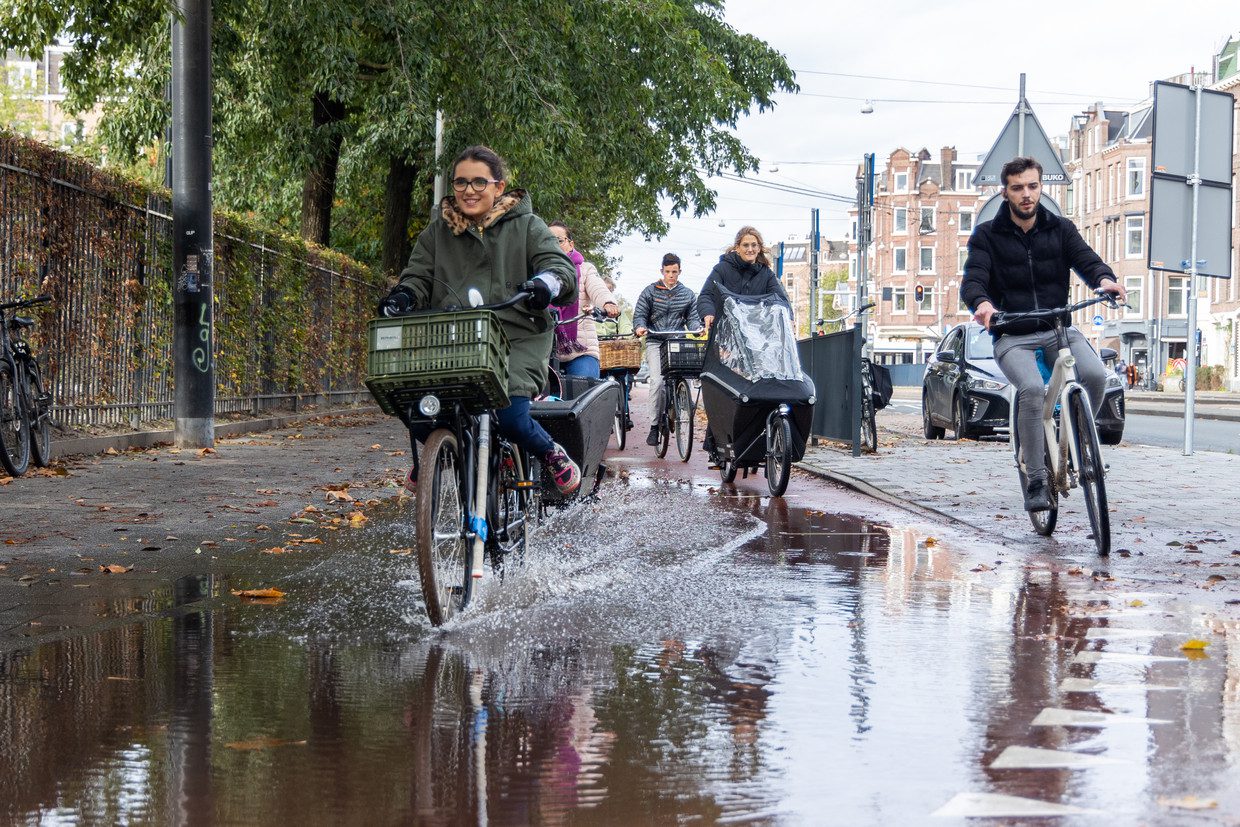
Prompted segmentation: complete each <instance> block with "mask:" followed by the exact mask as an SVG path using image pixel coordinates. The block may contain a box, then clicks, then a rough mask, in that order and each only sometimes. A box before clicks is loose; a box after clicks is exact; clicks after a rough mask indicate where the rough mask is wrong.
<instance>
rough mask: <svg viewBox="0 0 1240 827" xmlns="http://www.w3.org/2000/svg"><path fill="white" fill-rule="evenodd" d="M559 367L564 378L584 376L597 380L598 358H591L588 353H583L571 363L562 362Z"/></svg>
mask: <svg viewBox="0 0 1240 827" xmlns="http://www.w3.org/2000/svg"><path fill="white" fill-rule="evenodd" d="M561 366H562V367H561V369H562V370H563V372H564V375H565V376H585V377H587V378H589V379H598V378H599V373H598V370H599V365H598V357H597V356H591V355H590V354H588V353H583V354H582V355H580V356H578V357H576V358H574V359H573V360H572V361H571V362H563V363H561Z"/></svg>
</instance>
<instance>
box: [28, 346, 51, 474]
mask: <svg viewBox="0 0 1240 827" xmlns="http://www.w3.org/2000/svg"><path fill="white" fill-rule="evenodd" d="M51 408H52V403H51V400H50V399H49V398H48V396H47V395H46V394H45V393H44V392H43V376H42V375H41V374H40V373H39V366H38V365H36V364H35V363H34V362H30V363H29V364H27V365H26V410H28V411H30V449H31V458H32V459H33V460H34V464H35V465H37V466H39V467H40V468H46V467H47V464H48V463H50V462H51V461H52V413H51Z"/></svg>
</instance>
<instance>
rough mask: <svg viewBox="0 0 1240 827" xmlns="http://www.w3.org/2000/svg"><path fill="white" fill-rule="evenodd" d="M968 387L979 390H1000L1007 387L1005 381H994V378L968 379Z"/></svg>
mask: <svg viewBox="0 0 1240 827" xmlns="http://www.w3.org/2000/svg"><path fill="white" fill-rule="evenodd" d="M969 387H970V388H971V389H973V390H979V391H1001V390H1003V389H1004V388H1006V387H1007V382H996V381H995V380H994V379H970V380H969Z"/></svg>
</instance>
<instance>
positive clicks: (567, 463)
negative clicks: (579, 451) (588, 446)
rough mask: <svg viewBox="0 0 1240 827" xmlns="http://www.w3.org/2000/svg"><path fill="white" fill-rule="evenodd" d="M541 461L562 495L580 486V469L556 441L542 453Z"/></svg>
mask: <svg viewBox="0 0 1240 827" xmlns="http://www.w3.org/2000/svg"><path fill="white" fill-rule="evenodd" d="M543 462H544V463H545V464H546V466H547V470H549V471H550V472H551V479H552V480H553V481H554V482H555V487H556V489H557V490H559V492H560V493H561V494H563V495H564V496H568V495H569V494H571V493H573V492H574V491H576V490H577V489H578V488H580V487H581V469H580V468H578V467H577V463H575V462H573V460H572V458H571V457H569V455H568V452H567V451H565V450H564V449H563V448H561V447H560V445H559V444H558V443H557V444H555V445H553V447H552V448H551V450H550V451H548V452H547V453H546V454H545V455H543Z"/></svg>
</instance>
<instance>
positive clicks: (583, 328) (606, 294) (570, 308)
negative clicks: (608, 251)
mask: <svg viewBox="0 0 1240 827" xmlns="http://www.w3.org/2000/svg"><path fill="white" fill-rule="evenodd" d="M548 226H550V227H551V234H552V235H553V236H555V240H556V241H557V242H559V245H560V249H561V250H563V251H564V254H565V255H567V256H568V258H569V260H570V261H572V263H573V264H574V265H575V266H576V267H577V295H578V301H575V302H573V303H571V304H566V305H564V306H562V307H561V308H559V315H560V319H561V321H563V320H564V319H574V318H576V317H577V316H580V315H581V314H582V313H589V312H590V311H591V310H593V309H594V308H596V307H601V308H603V312H604V313H606V314H607V315H608V316H610V317H611V318H613V319H614V318H616V317H617V316H619V315H620V305H618V304H616V297H615V296H613V295H612V293H611V290H609V289H607V284H606V283H605V282H604V281H603V278H602V276H600V275H599V274H598V268H597V267H595V266H594V265H593V264H591V263H590V262H588V261H586V259H585V256H583V255H582V254H581V253H579V252H578V251H577V245H576V244H575V243H573V233H572V230H570V229H569V228H568V225H566V224H565V223H564V222H563V221H552V222H551V224H550V225H548ZM554 353H555V358H557V359H559V360H560V369H561V370H562V371H563V372H564V374H565V375H566V376H586V377H589V378H591V379H598V378H599V349H598V329H597V327H596V325H595V324H594V320H593V319H590V318H586V319H581V320H579V321H575V322H569V323H567V324H560V325H557V326H556V329H555V350H554Z"/></svg>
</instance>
